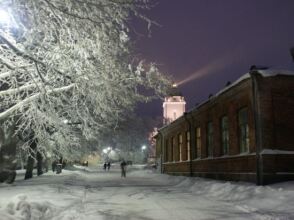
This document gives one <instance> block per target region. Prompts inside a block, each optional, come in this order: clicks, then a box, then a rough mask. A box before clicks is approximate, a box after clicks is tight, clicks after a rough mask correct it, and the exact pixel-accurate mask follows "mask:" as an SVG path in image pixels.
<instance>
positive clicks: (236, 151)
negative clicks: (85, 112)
mask: <svg viewBox="0 0 294 220" xmlns="http://www.w3.org/2000/svg"><path fill="white" fill-rule="evenodd" d="M293 131H294V73H293V72H287V71H272V70H252V71H250V73H248V74H246V75H244V76H243V77H241V78H240V79H238V80H237V81H236V82H234V83H231V84H229V85H228V86H227V87H225V88H224V89H223V90H221V91H219V92H218V93H217V94H215V95H214V96H212V97H211V98H210V99H208V100H207V101H206V102H204V103H202V104H200V105H198V106H197V107H195V108H194V109H192V110H191V111H190V112H187V113H185V114H184V115H183V116H181V117H179V118H178V119H176V120H175V121H173V122H172V123H170V124H167V125H165V126H164V127H162V128H160V129H159V130H158V134H157V135H156V156H157V159H158V161H159V162H160V165H161V166H160V169H161V171H162V172H163V173H167V174H172V175H189V176H200V177H207V178H214V179H222V180H236V181H251V182H255V183H256V184H258V185H264V184H269V183H273V182H278V181H285V180H293V179H294V138H293V134H294V133H293Z"/></svg>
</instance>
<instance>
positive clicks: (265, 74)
mask: <svg viewBox="0 0 294 220" xmlns="http://www.w3.org/2000/svg"><path fill="white" fill-rule="evenodd" d="M256 71H257V72H258V73H259V74H261V75H262V76H263V77H273V76H279V75H280V76H285V75H286V76H294V71H292V70H279V69H263V70H259V69H257V70H256ZM249 78H250V73H249V72H248V73H246V74H244V75H242V76H241V77H240V78H238V79H237V80H236V81H234V82H233V83H231V84H230V85H228V86H226V87H225V88H223V89H221V90H220V91H219V92H217V93H216V94H215V95H213V96H212V97H211V98H209V99H206V100H205V101H203V102H201V103H200V104H199V105H197V106H196V107H194V108H192V109H191V110H189V111H188V113H189V112H191V111H193V110H195V109H197V108H199V107H200V106H202V105H204V104H206V103H207V102H209V101H210V100H212V99H214V98H216V97H218V96H219V95H221V94H223V93H224V92H225V91H227V90H229V89H231V88H232V87H234V86H236V85H238V84H239V83H241V82H242V81H244V80H246V79H249ZM180 118H181V117H180ZM178 119H179V118H178ZM178 119H176V120H175V121H173V122H176V121H178ZM169 125H170V124H167V125H164V126H163V127H161V128H160V129H158V130H161V129H163V128H165V127H168V126H169Z"/></svg>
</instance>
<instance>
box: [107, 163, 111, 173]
mask: <svg viewBox="0 0 294 220" xmlns="http://www.w3.org/2000/svg"><path fill="white" fill-rule="evenodd" d="M110 166H111V164H110V162H108V163H107V169H108V171H109V169H110Z"/></svg>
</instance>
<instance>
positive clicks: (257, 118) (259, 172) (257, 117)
mask: <svg viewBox="0 0 294 220" xmlns="http://www.w3.org/2000/svg"><path fill="white" fill-rule="evenodd" d="M249 74H250V76H251V79H252V100H253V102H252V103H253V112H254V126H255V144H256V185H263V164H262V155H261V149H262V125H261V114H260V101H259V97H260V94H259V87H258V79H257V77H258V75H259V73H258V71H257V70H251V71H250V72H249Z"/></svg>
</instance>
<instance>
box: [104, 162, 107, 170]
mask: <svg viewBox="0 0 294 220" xmlns="http://www.w3.org/2000/svg"><path fill="white" fill-rule="evenodd" d="M106 167H107V164H106V162H105V163H104V165H103V169H104V170H105V171H106Z"/></svg>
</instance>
